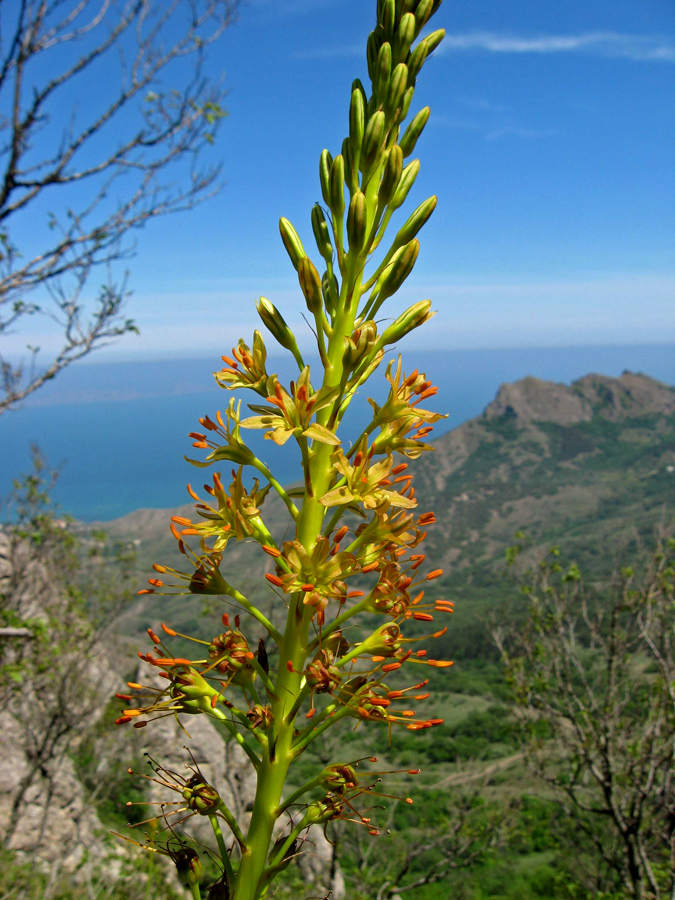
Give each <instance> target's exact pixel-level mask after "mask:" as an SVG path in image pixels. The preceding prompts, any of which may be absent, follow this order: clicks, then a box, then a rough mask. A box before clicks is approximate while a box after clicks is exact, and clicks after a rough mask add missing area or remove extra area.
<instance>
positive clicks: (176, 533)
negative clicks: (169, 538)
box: [170, 522, 180, 541]
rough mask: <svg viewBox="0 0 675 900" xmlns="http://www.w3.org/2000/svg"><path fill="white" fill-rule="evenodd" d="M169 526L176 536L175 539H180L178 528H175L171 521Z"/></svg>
mask: <svg viewBox="0 0 675 900" xmlns="http://www.w3.org/2000/svg"><path fill="white" fill-rule="evenodd" d="M170 527H171V534H172V535H173V536H174V537H175V538H176V540H177V541H179V540H180V534H179V533H178V529H177V528H176V526H175V525H174V524H173V522H172V523H171V526H170Z"/></svg>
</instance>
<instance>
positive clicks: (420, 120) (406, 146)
mask: <svg viewBox="0 0 675 900" xmlns="http://www.w3.org/2000/svg"><path fill="white" fill-rule="evenodd" d="M430 112H431V110H430V108H429V107H428V106H425V107H424V109H421V110H420V111H419V112H418V113H417V115H416V116H415V118H414V119H413V120H412V121H411V123H410V124H409V125H408V127H407V128H406V130H405V132H404V133H403V137H402V138H401V142H400V146H401V150H402V151H403V156H404V158H405V157H407V156H410V154H411V153H412V152H413V150H414V149H415V145H416V144H417V141H418V139H419V137H420V135H421V134H422V132H423V131H424V128H425V126H426V124H427V122H428V121H429V114H430Z"/></svg>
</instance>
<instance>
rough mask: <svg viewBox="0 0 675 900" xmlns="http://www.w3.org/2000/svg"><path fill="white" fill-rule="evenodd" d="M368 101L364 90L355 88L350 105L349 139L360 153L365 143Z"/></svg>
mask: <svg viewBox="0 0 675 900" xmlns="http://www.w3.org/2000/svg"><path fill="white" fill-rule="evenodd" d="M365 122H366V101H365V98H364V95H363V90H362V89H359V88H354V90H353V91H352V101H351V103H350V105H349V139H350V140H351V142H352V147H354V150H355V151H356V152H357V153H358V152H359V151H360V149H361V144H362V143H363V135H364V131H365V127H366V124H365Z"/></svg>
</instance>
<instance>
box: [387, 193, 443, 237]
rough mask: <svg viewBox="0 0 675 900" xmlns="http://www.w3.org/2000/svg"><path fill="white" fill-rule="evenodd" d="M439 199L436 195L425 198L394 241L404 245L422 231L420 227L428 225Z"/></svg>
mask: <svg viewBox="0 0 675 900" xmlns="http://www.w3.org/2000/svg"><path fill="white" fill-rule="evenodd" d="M437 203H438V200H437V198H436V197H429V199H428V200H425V201H424V203H420V205H419V206H418V207H417V209H416V210H415V212H414V213H412V215H411V216H410V217H409V218H408V220H407V222H406V223H405V225H403V227H402V228H401V230H400V231H399V233H398V234H397V235H396V239H395V241H394V243H395V244H396V245H397V246H399V247H402V246H403V245H404V244H407V243H408V242H409V241H412V239H413V238H414V237H415V235H416V234H418V232H419V231H420V229H421V228H422V227H423V226H424V225H426V223H427V222H428V221H429V219H430V218H431V216H432V214H433V211H434V210H435V209H436V204H437Z"/></svg>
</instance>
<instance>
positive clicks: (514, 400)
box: [484, 372, 675, 425]
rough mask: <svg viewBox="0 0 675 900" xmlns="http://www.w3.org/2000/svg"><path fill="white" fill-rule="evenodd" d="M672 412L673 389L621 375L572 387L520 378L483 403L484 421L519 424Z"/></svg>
mask: <svg viewBox="0 0 675 900" xmlns="http://www.w3.org/2000/svg"><path fill="white" fill-rule="evenodd" d="M673 412H675V389H673V388H671V387H669V386H668V385H666V384H663V383H662V382H660V381H657V380H656V379H654V378H649V377H648V376H647V375H642V374H640V373H634V372H624V373H623V374H622V375H621V376H620V377H619V378H611V377H610V376H608V375H595V374H592V375H585V376H584V377H583V378H579V379H578V380H577V381H575V382H574V383H573V384H572V385H570V386H568V385H565V384H557V383H555V382H551V381H542V380H541V379H539V378H532V377H528V378H522V379H521V380H520V381H515V382H513V383H512V384H503V385H501V387H500V388H499V391H498V392H497V396H496V397H495V399H494V400H493V401H492V402H491V403H490V404H488V406H487V407H486V409H485V412H484V416H485V418H487V419H496V418H501V417H504V416H505V417H511V418H514V419H516V420H517V421H518V423H519V424H521V425H528V424H530V423H532V422H556V423H557V424H558V425H575V424H578V423H580V422H589V421H590V420H591V419H593V417H594V416H596V415H600V416H602V417H603V418H607V419H611V420H618V419H624V418H636V417H639V416H644V415H653V414H662V415H669V414H671V413H673Z"/></svg>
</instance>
